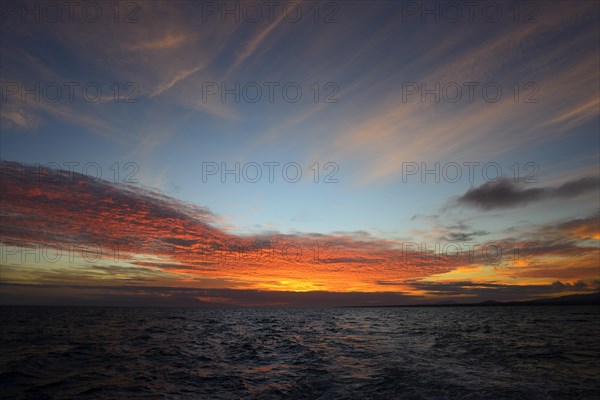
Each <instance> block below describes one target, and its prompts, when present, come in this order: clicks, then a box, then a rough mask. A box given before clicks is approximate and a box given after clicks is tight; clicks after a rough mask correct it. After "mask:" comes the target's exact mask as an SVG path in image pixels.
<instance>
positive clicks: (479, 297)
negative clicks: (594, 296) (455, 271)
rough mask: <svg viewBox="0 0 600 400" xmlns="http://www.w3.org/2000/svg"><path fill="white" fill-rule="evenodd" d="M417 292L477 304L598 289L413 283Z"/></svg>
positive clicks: (579, 284)
mask: <svg viewBox="0 0 600 400" xmlns="http://www.w3.org/2000/svg"><path fill="white" fill-rule="evenodd" d="M411 285H412V286H413V287H415V288H416V289H419V290H423V291H425V292H426V293H427V294H429V295H436V296H441V297H444V296H448V297H451V296H459V297H461V298H465V297H466V300H464V301H465V302H477V301H483V300H489V299H494V300H497V301H502V300H530V299H532V298H536V297H538V298H539V297H552V296H560V295H562V294H565V293H572V292H582V291H584V292H593V291H595V287H593V286H589V285H588V284H586V283H585V282H583V281H575V282H561V281H555V282H552V283H550V284H533V285H532V284H529V285H528V284H520V285H517V284H515V285H508V284H503V283H497V282H473V281H452V282H426V281H419V282H412V283H411Z"/></svg>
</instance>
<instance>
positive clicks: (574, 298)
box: [351, 292, 600, 307]
mask: <svg viewBox="0 0 600 400" xmlns="http://www.w3.org/2000/svg"><path fill="white" fill-rule="evenodd" d="M598 305H600V292H595V293H590V294H572V295H568V296H560V297H550V298H543V299H535V300H523V301H494V300H487V301H482V302H479V303H453V302H443V303H432V304H407V305H366V306H351V307H494V306H498V307H501V306H598Z"/></svg>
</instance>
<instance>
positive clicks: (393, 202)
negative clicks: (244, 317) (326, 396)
mask: <svg viewBox="0 0 600 400" xmlns="http://www.w3.org/2000/svg"><path fill="white" fill-rule="evenodd" d="M1 7H2V8H1V10H0V11H1V17H0V18H1V20H0V21H1V28H0V50H1V54H0V61H1V66H0V83H1V112H0V116H1V119H0V123H1V126H0V127H1V135H0V146H1V147H0V158H1V160H2V163H1V167H2V168H1V170H0V183H1V188H0V195H1V208H0V221H1V231H0V233H1V235H0V251H1V253H0V258H1V260H0V261H1V285H0V303H2V304H70V305H167V306H171V305H176V306H211V307H212V306H219V307H221V306H243V307H257V306H294V307H295V306H343V305H390V304H423V303H434V302H457V303H465V302H478V301H484V300H497V301H505V300H524V299H534V298H543V297H554V296H561V295H568V294H576V293H591V292H594V291H598V288H599V287H600V247H599V245H600V231H599V230H600V227H599V225H600V214H599V213H600V186H599V182H600V172H599V165H600V151H599V150H600V135H599V132H600V120H599V116H600V78H599V74H598V71H599V70H600V58H599V57H600V53H599V46H600V43H599V37H600V24H599V19H600V5H599V4H598V3H597V2H592V1H569V2H566V1H543V2H542V1H518V2H513V1H498V2H490V1H474V2H470V3H465V2H443V1H426V2H421V1H320V2H313V1H310V2H309V1H294V2H280V1H273V2H262V1H259V2H252V1H246V2H239V1H227V2H223V1H170V2H166V1H119V2H108V1H98V2H81V1H74V2H71V3H69V2H61V1H58V2H41V1H27V2H22V1H6V2H3V3H2V6H1Z"/></svg>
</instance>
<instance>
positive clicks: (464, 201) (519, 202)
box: [456, 177, 599, 211]
mask: <svg viewBox="0 0 600 400" xmlns="http://www.w3.org/2000/svg"><path fill="white" fill-rule="evenodd" d="M598 189H599V185H598V177H584V178H581V179H578V180H574V181H570V182H566V183H563V184H562V185H560V186H557V187H537V188H530V189H523V188H522V185H518V184H516V183H514V182H513V181H511V180H510V179H508V178H500V179H498V180H495V181H490V182H486V183H484V184H482V185H481V186H479V187H476V188H471V189H469V190H468V191H467V192H466V193H465V194H463V195H462V196H460V197H459V198H458V199H457V200H456V204H458V205H463V206H468V207H475V208H478V209H481V210H486V211H487V210H492V209H497V208H510V207H517V206H523V205H527V204H528V203H531V202H536V201H541V200H550V199H555V198H559V199H570V198H574V197H577V196H579V195H581V194H584V193H588V192H592V191H594V190H595V191H597V190H598Z"/></svg>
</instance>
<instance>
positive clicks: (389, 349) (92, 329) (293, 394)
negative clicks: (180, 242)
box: [0, 306, 600, 400]
mask: <svg viewBox="0 0 600 400" xmlns="http://www.w3.org/2000/svg"><path fill="white" fill-rule="evenodd" d="M599 317H600V307H594V306H588V307H440V308H435V307H434V308H339V309H335V308H331V309H192V308H181V309H177V308H100V307H99V308H93V307H90V308H78V307H73V308H70V307H57V308H51V307H40V308H30V307H2V311H1V325H0V326H1V329H2V344H1V348H2V350H1V351H2V361H1V364H0V383H1V389H0V396H2V397H3V398H10V399H67V398H81V399H282V398H284V399H361V400H362V399H386V400H388V399H483V398H489V399H528V400H530V399H570V398H572V399H586V398H588V399H592V398H594V399H597V398H598V395H599V393H600V318H599Z"/></svg>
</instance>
